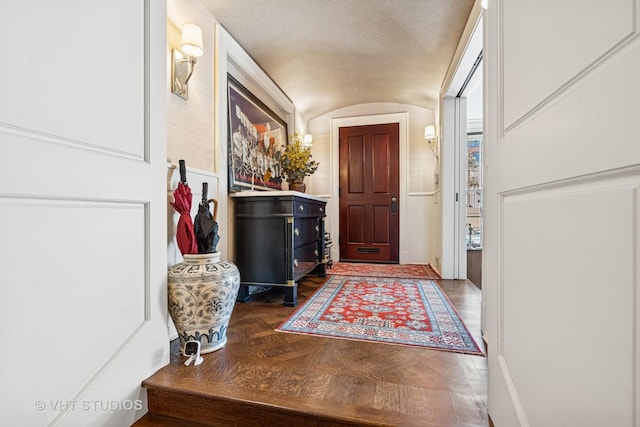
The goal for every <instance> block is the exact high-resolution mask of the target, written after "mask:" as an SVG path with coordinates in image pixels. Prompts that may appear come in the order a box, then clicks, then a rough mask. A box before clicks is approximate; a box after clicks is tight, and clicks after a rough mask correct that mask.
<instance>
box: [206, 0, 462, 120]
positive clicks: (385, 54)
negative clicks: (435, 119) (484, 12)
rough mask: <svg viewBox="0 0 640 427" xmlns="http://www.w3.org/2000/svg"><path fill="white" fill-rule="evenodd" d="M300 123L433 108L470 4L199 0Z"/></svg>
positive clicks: (454, 0) (456, 0) (451, 0)
mask: <svg viewBox="0 0 640 427" xmlns="http://www.w3.org/2000/svg"><path fill="white" fill-rule="evenodd" d="M201 2H202V4H203V5H204V6H205V8H207V9H208V10H209V11H210V12H211V14H212V15H213V16H214V18H215V19H216V20H217V21H218V22H219V23H220V24H222V26H223V27H225V29H226V30H227V31H228V32H229V33H230V34H231V35H232V36H233V37H234V38H235V39H236V41H238V43H240V45H241V46H242V47H243V48H244V49H245V50H246V51H247V52H248V53H249V55H250V56H251V57H252V58H253V59H254V60H255V61H256V62H257V63H258V64H259V65H260V66H261V67H262V68H263V69H264V70H265V71H266V73H267V74H268V75H269V76H270V77H271V78H272V79H273V80H274V81H275V82H276V84H277V85H278V86H280V88H281V89H282V90H283V91H284V92H285V93H286V94H287V96H288V97H289V98H290V99H291V100H292V101H293V103H294V104H295V105H296V107H297V108H298V110H300V112H301V113H302V114H303V115H304V116H305V118H306V119H307V120H311V119H313V118H315V117H317V116H320V115H322V114H324V113H327V112H329V111H333V110H335V109H338V108H342V107H346V106H349V105H356V104H362V103H368V102H392V103H401V104H411V105H416V106H419V107H424V108H430V109H435V108H436V106H437V103H438V96H439V92H440V86H441V85H442V82H443V80H444V76H445V74H446V72H447V69H448V67H449V63H450V62H451V59H452V57H453V54H454V51H455V49H456V46H457V44H458V40H459V39H460V36H461V34H462V31H463V29H464V26H465V24H466V21H467V18H468V16H469V13H470V12H471V8H472V6H473V3H474V0H201Z"/></svg>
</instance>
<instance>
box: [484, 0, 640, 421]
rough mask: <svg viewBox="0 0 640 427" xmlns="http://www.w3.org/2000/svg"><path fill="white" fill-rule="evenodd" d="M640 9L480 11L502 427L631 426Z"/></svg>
mask: <svg viewBox="0 0 640 427" xmlns="http://www.w3.org/2000/svg"><path fill="white" fill-rule="evenodd" d="M639 13H640V4H639V2H638V1H637V0H616V1H610V2H584V1H578V0H570V1H569V0H567V1H562V2H557V1H539V2H530V1H524V0H509V1H506V0H495V1H489V8H488V10H487V11H486V15H485V30H486V33H485V63H486V68H485V78H486V86H485V90H486V92H485V93H486V96H487V99H488V101H487V102H488V105H487V106H488V109H487V110H486V124H487V128H486V134H485V141H486V146H485V147H486V151H485V159H486V175H485V176H486V180H485V200H484V206H485V229H484V232H485V244H484V248H483V249H484V253H483V257H484V259H483V261H484V262H483V279H482V284H483V286H482V290H483V298H485V301H486V312H485V316H486V317H485V322H484V323H485V331H484V332H485V336H486V339H487V342H488V354H489V398H488V401H489V413H490V416H491V418H492V419H493V421H494V423H495V425H496V426H498V427H502V426H544V427H550V426H551V427H553V426H559V427H560V426H562V427H588V426H593V427H595V426H604V425H607V426H618V427H632V426H635V427H638V426H640V389H639V387H640V286H639V277H638V274H639V271H640V254H639V239H640V234H639V233H640V231H639V230H640V219H639V218H640V215H639V214H640V207H639V203H640V202H639V200H640V199H639V191H640V166H639V164H640V120H639V119H640V84H639V83H638V76H640V35H639V23H640V17H639Z"/></svg>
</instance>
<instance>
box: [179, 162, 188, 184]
mask: <svg viewBox="0 0 640 427" xmlns="http://www.w3.org/2000/svg"><path fill="white" fill-rule="evenodd" d="M178 164H179V166H180V182H182V183H186V182H187V166H186V165H185V163H184V160H178Z"/></svg>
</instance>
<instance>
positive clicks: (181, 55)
mask: <svg viewBox="0 0 640 427" xmlns="http://www.w3.org/2000/svg"><path fill="white" fill-rule="evenodd" d="M180 50H181V51H182V52H181V51H179V50H177V49H171V92H173V93H175V94H176V95H178V96H179V97H180V98H183V99H189V87H188V83H189V79H190V78H191V75H192V74H193V68H194V67H195V65H196V57H198V56H202V54H203V53H204V50H203V48H202V30H201V29H200V27H198V26H197V25H196V24H192V23H190V22H187V23H186V24H184V25H183V26H182V40H181V42H180Z"/></svg>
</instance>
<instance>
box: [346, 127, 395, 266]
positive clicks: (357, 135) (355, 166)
mask: <svg viewBox="0 0 640 427" xmlns="http://www.w3.org/2000/svg"><path fill="white" fill-rule="evenodd" d="M398 134H399V126H398V124H396V123H392V124H381V125H371V126H355V127H349V128H340V259H341V260H352V261H378V262H398V259H399V251H398V240H399V239H398V234H399V211H398V209H397V207H398V194H399V173H398V157H399V139H398V138H399V135H398ZM392 200H394V202H393V203H392ZM392 206H393V209H392Z"/></svg>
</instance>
